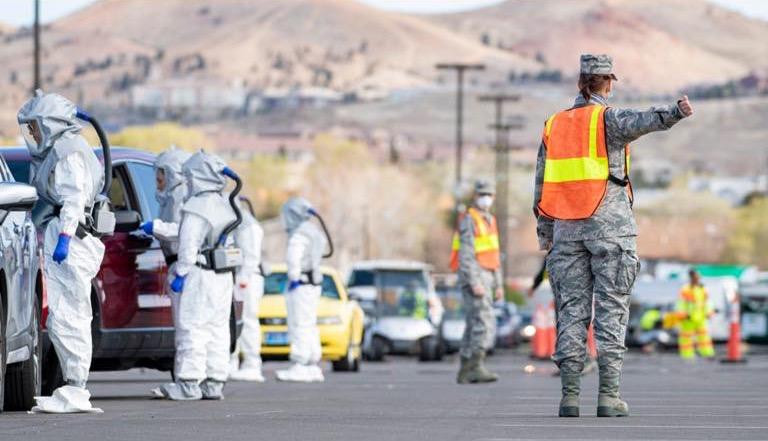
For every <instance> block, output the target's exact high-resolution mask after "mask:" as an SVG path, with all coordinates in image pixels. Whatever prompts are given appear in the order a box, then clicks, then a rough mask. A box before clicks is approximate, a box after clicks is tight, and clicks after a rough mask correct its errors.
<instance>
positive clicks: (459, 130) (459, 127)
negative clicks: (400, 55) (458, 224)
mask: <svg viewBox="0 0 768 441" xmlns="http://www.w3.org/2000/svg"><path fill="white" fill-rule="evenodd" d="M435 67H436V68H437V69H439V70H454V71H456V189H457V190H458V189H459V188H460V186H461V165H462V160H463V152H462V150H463V148H464V133H463V126H464V72H465V71H467V70H484V69H485V65H484V64H470V63H439V64H437V65H435Z"/></svg>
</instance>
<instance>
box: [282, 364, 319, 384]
mask: <svg viewBox="0 0 768 441" xmlns="http://www.w3.org/2000/svg"><path fill="white" fill-rule="evenodd" d="M276 375H277V379H278V380H279V381H287V382H293V383H310V382H312V381H313V377H312V372H310V369H309V367H308V366H305V365H303V364H300V363H294V364H293V365H291V367H290V368H288V369H284V370H280V371H277V372H276Z"/></svg>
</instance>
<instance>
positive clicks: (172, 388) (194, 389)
mask: <svg viewBox="0 0 768 441" xmlns="http://www.w3.org/2000/svg"><path fill="white" fill-rule="evenodd" d="M152 394H153V395H154V396H155V397H157V398H167V399H169V400H174V401H195V400H200V399H202V398H203V392H202V391H201V390H200V384H198V382H197V381H196V380H179V381H177V382H175V383H166V384H164V385H162V386H160V387H158V388H156V389H152Z"/></svg>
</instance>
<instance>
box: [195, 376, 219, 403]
mask: <svg viewBox="0 0 768 441" xmlns="http://www.w3.org/2000/svg"><path fill="white" fill-rule="evenodd" d="M200 392H201V393H202V394H203V399H204V400H223V399H224V382H223V381H216V380H213V379H211V378H208V379H206V380H205V381H203V382H202V383H200Z"/></svg>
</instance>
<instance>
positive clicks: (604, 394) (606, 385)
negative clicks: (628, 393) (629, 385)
mask: <svg viewBox="0 0 768 441" xmlns="http://www.w3.org/2000/svg"><path fill="white" fill-rule="evenodd" d="M620 382H621V377H620V376H619V375H602V374H601V375H600V386H599V388H598V396H597V416H599V417H625V416H629V406H627V403H626V402H625V401H623V400H622V399H621V396H620V395H619V383H620Z"/></svg>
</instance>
